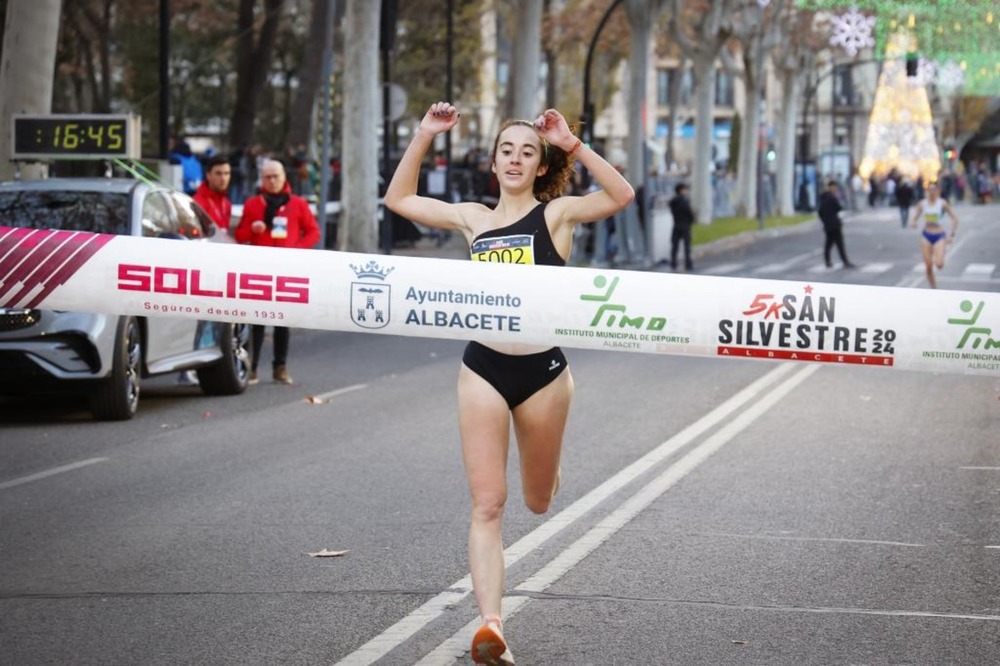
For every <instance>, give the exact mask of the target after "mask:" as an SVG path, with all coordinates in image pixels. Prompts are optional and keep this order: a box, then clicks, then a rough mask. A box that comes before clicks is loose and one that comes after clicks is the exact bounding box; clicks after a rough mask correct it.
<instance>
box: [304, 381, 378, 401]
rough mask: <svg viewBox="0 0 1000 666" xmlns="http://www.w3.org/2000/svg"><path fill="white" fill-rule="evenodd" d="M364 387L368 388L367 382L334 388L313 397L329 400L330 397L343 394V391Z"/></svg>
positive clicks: (352, 390)
mask: <svg viewBox="0 0 1000 666" xmlns="http://www.w3.org/2000/svg"><path fill="white" fill-rule="evenodd" d="M364 388H368V384H352V385H350V386H345V387H344V388H339V389H334V390H333V391H327V392H326V393H318V394H316V395H314V396H313V397H314V398H317V399H319V400H330V399H331V398H336V397H337V396H338V395H344V394H345V393H352V392H354V391H360V390H361V389H364Z"/></svg>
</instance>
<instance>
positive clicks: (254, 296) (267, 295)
mask: <svg viewBox="0 0 1000 666" xmlns="http://www.w3.org/2000/svg"><path fill="white" fill-rule="evenodd" d="M271 280H272V276H270V275H260V274H257V273H243V274H242V275H240V296H239V297H240V298H247V299H250V300H252V301H270V300H272V293H273V292H272V289H271Z"/></svg>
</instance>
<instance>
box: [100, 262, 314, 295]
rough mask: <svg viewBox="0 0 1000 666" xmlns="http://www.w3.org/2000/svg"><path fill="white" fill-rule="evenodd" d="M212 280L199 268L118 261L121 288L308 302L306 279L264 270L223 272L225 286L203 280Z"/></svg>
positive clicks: (164, 292)
mask: <svg viewBox="0 0 1000 666" xmlns="http://www.w3.org/2000/svg"><path fill="white" fill-rule="evenodd" d="M203 278H204V279H205V281H206V282H209V283H210V282H211V276H210V274H209V275H208V276H203V274H202V271H201V270H200V269H188V268H177V267H174V266H144V265H140V264H118V288H119V289H120V290H122V291H146V292H156V293H161V294H178V295H182V296H188V295H190V296H201V297H207V298H232V299H240V298H244V299H247V300H251V301H276V302H279V303H308V302H309V278H307V277H301V276H292V275H277V276H275V275H267V274H263V273H236V272H233V271H229V272H227V273H226V278H225V282H226V285H225V288H224V289H211V288H208V287H205V286H203V285H202V280H203Z"/></svg>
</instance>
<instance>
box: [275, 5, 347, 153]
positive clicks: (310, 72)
mask: <svg viewBox="0 0 1000 666" xmlns="http://www.w3.org/2000/svg"><path fill="white" fill-rule="evenodd" d="M334 1H335V0H312V12H311V21H310V23H309V26H310V27H309V35H308V36H307V37H306V40H305V43H304V45H303V52H302V65H301V67H300V68H299V72H298V82H299V85H298V88H297V90H296V91H295V101H294V102H292V109H291V118H290V121H291V122H290V123H289V127H288V136H287V140H286V143H287V144H288V145H290V146H297V145H299V144H306V145H308V144H309V142H310V139H311V138H312V136H313V108H314V106H315V104H316V91H317V90H319V86H320V83H321V81H320V77H321V75H322V70H323V62H322V58H323V48H324V44H326V43H327V39H328V38H329V36H330V33H331V32H332V31H333V26H332V25H327V23H326V16H327V5H328V4H329V3H331V2H334Z"/></svg>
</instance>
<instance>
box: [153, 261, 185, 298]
mask: <svg viewBox="0 0 1000 666" xmlns="http://www.w3.org/2000/svg"><path fill="white" fill-rule="evenodd" d="M153 275H154V276H155V278H156V280H155V284H154V287H153V289H154V290H155V291H158V292H160V293H161V294H187V290H188V289H187V287H188V285H187V275H188V272H187V269H185V268H163V267H160V266H157V267H156V271H155V272H154V273H153ZM171 275H172V276H174V278H175V279H174V280H172V282H173V286H170V285H169V284H167V277H168V276H171Z"/></svg>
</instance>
